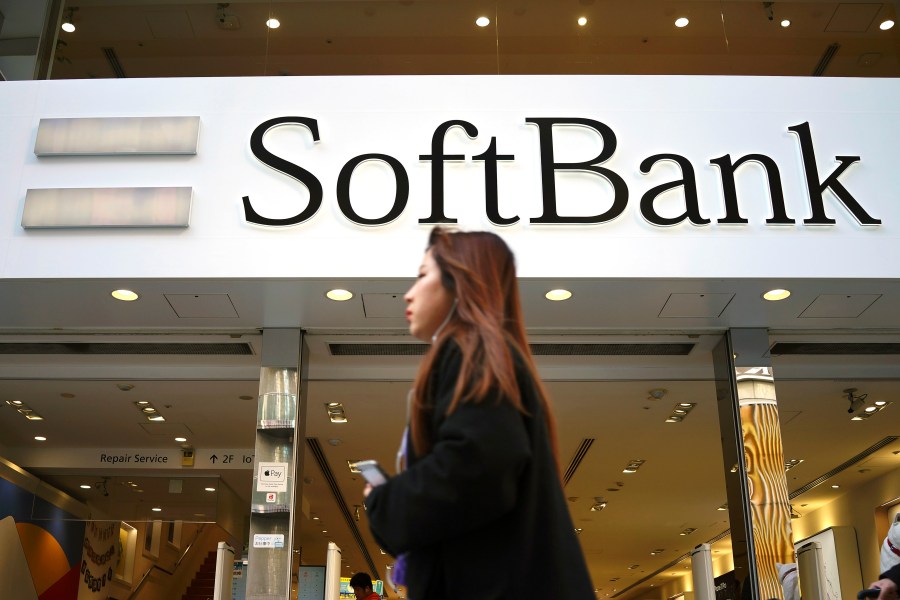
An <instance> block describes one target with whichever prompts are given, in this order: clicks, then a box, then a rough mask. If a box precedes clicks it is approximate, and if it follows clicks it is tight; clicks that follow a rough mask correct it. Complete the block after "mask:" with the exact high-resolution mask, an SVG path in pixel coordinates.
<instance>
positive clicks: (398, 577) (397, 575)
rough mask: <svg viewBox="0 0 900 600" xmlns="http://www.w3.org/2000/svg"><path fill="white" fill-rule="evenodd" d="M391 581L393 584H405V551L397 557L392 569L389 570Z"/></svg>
mask: <svg viewBox="0 0 900 600" xmlns="http://www.w3.org/2000/svg"><path fill="white" fill-rule="evenodd" d="M391 581H393V582H394V585H406V552H404V553H403V554H401V555H400V556H398V557H397V562H395V563H394V570H393V571H392V572H391Z"/></svg>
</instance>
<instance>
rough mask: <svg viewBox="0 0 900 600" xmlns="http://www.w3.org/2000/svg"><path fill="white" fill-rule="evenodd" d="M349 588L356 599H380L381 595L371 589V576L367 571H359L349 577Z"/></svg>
mask: <svg viewBox="0 0 900 600" xmlns="http://www.w3.org/2000/svg"><path fill="white" fill-rule="evenodd" d="M350 589H352V590H353V595H354V596H356V600H381V596H379V595H378V594H376V593H375V592H373V591H372V578H371V577H369V574H368V573H363V572H362V571H360V572H359V573H356V574H354V575H353V577H351V578H350Z"/></svg>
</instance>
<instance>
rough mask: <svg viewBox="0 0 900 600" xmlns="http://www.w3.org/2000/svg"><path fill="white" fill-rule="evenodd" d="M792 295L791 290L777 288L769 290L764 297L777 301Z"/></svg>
mask: <svg viewBox="0 0 900 600" xmlns="http://www.w3.org/2000/svg"><path fill="white" fill-rule="evenodd" d="M790 295H791V291H790V290H781V289H776V290H769V291H768V292H766V293H765V294H763V298H765V299H766V300H771V301H772V302H775V301H776V300H784V299H785V298H787V297H788V296H790Z"/></svg>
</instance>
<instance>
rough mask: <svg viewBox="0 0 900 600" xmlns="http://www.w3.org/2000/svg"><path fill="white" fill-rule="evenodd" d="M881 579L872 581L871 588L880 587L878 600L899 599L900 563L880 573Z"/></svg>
mask: <svg viewBox="0 0 900 600" xmlns="http://www.w3.org/2000/svg"><path fill="white" fill-rule="evenodd" d="M880 577H881V579H879V580H878V581H876V582H874V583H870V584H869V587H870V588H880V589H881V593H880V594H878V598H877V600H897V597H898V592H897V590H898V589H900V563H898V564H896V565H894V566H893V567H891V568H890V569H888V570H887V571H885V572H884V573H882V574H881V575H880Z"/></svg>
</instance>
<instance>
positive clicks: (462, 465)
mask: <svg viewBox="0 0 900 600" xmlns="http://www.w3.org/2000/svg"><path fill="white" fill-rule="evenodd" d="M461 363H462V355H461V353H460V350H459V348H458V346H456V344H454V343H452V342H450V343H448V344H447V345H445V346H444V349H443V350H442V351H441V355H440V356H439V357H437V359H436V361H435V365H436V367H435V369H434V372H433V374H432V383H433V385H432V387H431V389H432V390H433V391H434V395H433V398H430V399H429V401H431V402H433V406H434V411H433V413H432V418H431V428H432V429H431V439H432V440H433V445H432V450H431V451H430V452H429V453H427V454H425V455H424V456H414V455H413V453H412V451H410V456H409V457H408V467H407V469H406V470H405V471H404V472H402V473H400V474H399V475H397V476H396V477H393V478H391V479H390V480H389V481H388V483H386V484H384V485H381V486H378V487H376V488H374V489H373V490H372V492H371V493H370V494H369V496H368V498H367V499H366V509H367V515H368V518H369V524H370V527H371V529H372V533H373V534H374V536H375V538H376V540H377V541H378V543H379V544H381V546H382V547H383V548H384V549H385V550H386V551H388V552H390V553H391V554H392V555H394V556H396V555H398V554H399V553H402V552H408V565H407V569H408V571H407V591H408V593H409V597H410V599H411V600H443V599H447V600H451V599H452V600H462V599H466V600H501V599H504V600H513V599H515V600H519V599H524V598H565V599H566V600H581V599H584V600H594V598H595V595H594V591H593V586H592V584H591V579H590V576H589V574H588V570H587V566H586V564H585V561H584V556H583V554H582V551H581V546H580V544H579V542H578V538H577V537H576V534H575V530H574V527H573V525H572V520H571V518H570V516H569V511H568V507H567V506H566V500H565V498H564V496H563V490H562V487H561V486H560V483H559V474H558V470H557V467H556V462H555V460H554V457H553V453H552V451H551V449H550V442H549V439H550V438H549V435H548V432H547V426H546V420H545V416H544V412H543V410H542V407H541V404H540V402H539V400H538V398H537V396H536V392H535V388H534V384H533V381H532V380H531V377H530V375H529V373H528V370H527V369H526V368H525V367H524V366H522V365H519V366H518V367H517V378H518V382H519V387H520V389H521V393H522V400H523V404H524V406H525V408H526V410H527V411H528V415H527V416H526V415H523V414H522V413H521V412H519V411H517V410H516V409H515V408H514V407H513V406H512V405H510V404H509V403H508V402H501V401H499V399H496V400H495V399H490V398H488V399H485V400H483V401H481V402H478V403H473V402H466V403H461V404H459V405H458V406H457V408H456V410H455V411H454V412H453V413H452V414H451V415H449V416H446V412H447V408H448V406H449V404H450V401H451V398H452V396H453V390H454V387H455V385H456V381H457V379H458V377H459V373H460V367H461ZM408 446H410V447H411V444H409V445H408Z"/></svg>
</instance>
